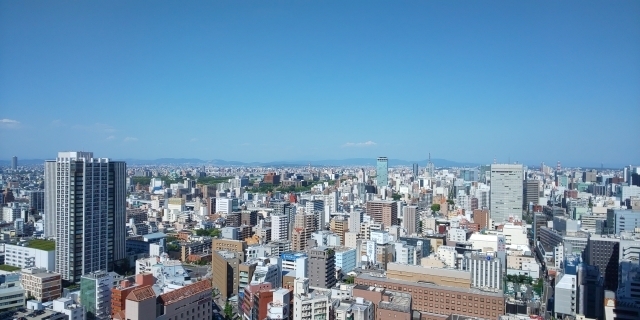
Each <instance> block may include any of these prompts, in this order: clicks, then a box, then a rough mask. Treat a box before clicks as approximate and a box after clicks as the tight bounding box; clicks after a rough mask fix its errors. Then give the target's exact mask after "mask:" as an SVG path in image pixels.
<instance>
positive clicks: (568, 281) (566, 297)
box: [555, 274, 578, 319]
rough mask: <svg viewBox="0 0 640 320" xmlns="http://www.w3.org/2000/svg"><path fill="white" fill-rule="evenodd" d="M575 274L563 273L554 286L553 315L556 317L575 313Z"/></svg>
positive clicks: (576, 302)
mask: <svg viewBox="0 0 640 320" xmlns="http://www.w3.org/2000/svg"><path fill="white" fill-rule="evenodd" d="M576 288H577V283H576V276H575V275H570V274H565V275H563V276H562V279H560V281H559V282H558V283H557V284H556V287H555V306H556V307H555V313H556V314H555V317H556V318H558V319H562V318H564V316H565V315H567V316H575V315H576V307H577V305H578V301H576Z"/></svg>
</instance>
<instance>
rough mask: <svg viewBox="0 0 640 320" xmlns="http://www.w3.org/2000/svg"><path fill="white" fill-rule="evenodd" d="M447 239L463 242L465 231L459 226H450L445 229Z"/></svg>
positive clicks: (465, 238)
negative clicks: (447, 229)
mask: <svg viewBox="0 0 640 320" xmlns="http://www.w3.org/2000/svg"><path fill="white" fill-rule="evenodd" d="M447 241H454V242H464V241H467V231H466V230H464V229H460V228H451V229H449V231H447Z"/></svg>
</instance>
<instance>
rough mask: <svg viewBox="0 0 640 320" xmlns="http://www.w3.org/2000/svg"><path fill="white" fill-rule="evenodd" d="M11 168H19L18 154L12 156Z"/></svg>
mask: <svg viewBox="0 0 640 320" xmlns="http://www.w3.org/2000/svg"><path fill="white" fill-rule="evenodd" d="M11 169H12V170H18V157H16V156H13V158H11Z"/></svg>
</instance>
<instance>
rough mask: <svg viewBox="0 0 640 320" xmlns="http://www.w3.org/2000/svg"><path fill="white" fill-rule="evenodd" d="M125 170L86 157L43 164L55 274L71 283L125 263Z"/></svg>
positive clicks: (67, 155) (65, 155)
mask: <svg viewBox="0 0 640 320" xmlns="http://www.w3.org/2000/svg"><path fill="white" fill-rule="evenodd" d="M126 172H127V165H126V163H124V162H121V161H111V160H109V159H107V158H93V153H91V152H60V153H58V158H57V159H56V160H51V161H46V162H45V234H46V235H47V236H49V237H53V238H55V241H56V256H55V261H56V266H55V268H56V272H58V273H60V274H61V275H62V279H63V280H66V281H70V282H78V281H80V277H81V276H82V275H84V274H88V273H91V272H94V271H99V270H108V271H111V270H112V269H113V262H114V261H116V260H120V259H123V258H125V237H126V216H125V211H126V202H125V198H126V181H125V180H126V175H127V173H126Z"/></svg>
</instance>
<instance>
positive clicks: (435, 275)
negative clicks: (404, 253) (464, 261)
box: [387, 262, 471, 288]
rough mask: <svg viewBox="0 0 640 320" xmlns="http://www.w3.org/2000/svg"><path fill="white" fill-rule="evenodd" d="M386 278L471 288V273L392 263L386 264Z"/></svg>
mask: <svg viewBox="0 0 640 320" xmlns="http://www.w3.org/2000/svg"><path fill="white" fill-rule="evenodd" d="M387 278H389V279H394V280H404V281H413V282H425V283H433V284H436V285H439V286H447V287H455V288H471V273H470V272H468V271H462V270H456V269H439V268H428V267H423V266H414V265H408V264H400V263H395V262H392V263H389V264H387Z"/></svg>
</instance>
